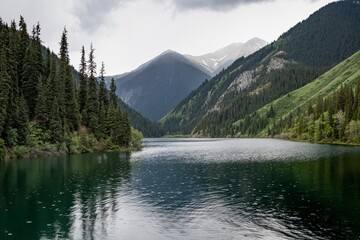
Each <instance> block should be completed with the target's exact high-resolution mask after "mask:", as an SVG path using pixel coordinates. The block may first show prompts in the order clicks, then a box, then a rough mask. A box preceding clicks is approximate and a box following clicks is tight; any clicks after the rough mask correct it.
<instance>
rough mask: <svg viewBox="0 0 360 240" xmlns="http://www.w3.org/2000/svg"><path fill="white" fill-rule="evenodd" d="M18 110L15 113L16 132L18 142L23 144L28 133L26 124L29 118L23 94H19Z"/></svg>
mask: <svg viewBox="0 0 360 240" xmlns="http://www.w3.org/2000/svg"><path fill="white" fill-rule="evenodd" d="M18 109H19V112H18V114H17V116H18V118H17V126H18V128H17V133H18V139H17V140H18V144H19V145H25V144H26V142H27V135H28V131H29V129H28V125H29V118H28V108H27V105H26V101H25V98H24V96H22V95H21V96H20V98H19V108H18Z"/></svg>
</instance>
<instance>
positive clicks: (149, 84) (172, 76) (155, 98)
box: [115, 50, 211, 121]
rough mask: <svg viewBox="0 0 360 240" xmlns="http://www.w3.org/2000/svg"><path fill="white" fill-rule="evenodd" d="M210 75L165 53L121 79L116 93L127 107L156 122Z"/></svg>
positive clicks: (173, 53) (175, 56)
mask: <svg viewBox="0 0 360 240" xmlns="http://www.w3.org/2000/svg"><path fill="white" fill-rule="evenodd" d="M210 74H211V73H210V72H209V71H208V70H207V69H205V68H203V67H202V66H200V65H199V64H196V63H194V62H192V61H190V60H189V59H187V58H186V57H184V56H183V55H181V54H179V53H177V52H174V51H170V50H168V51H166V52H164V53H162V54H161V55H159V56H158V57H156V58H154V59H153V60H151V61H149V62H147V63H145V64H143V65H142V66H140V67H139V68H138V69H136V70H135V71H132V72H130V73H128V74H126V75H124V76H122V77H120V78H117V79H115V80H116V85H117V89H118V90H117V94H118V96H119V97H121V99H123V100H124V102H125V103H127V104H128V105H129V106H130V107H132V108H134V109H135V110H137V111H138V112H140V113H141V114H143V115H144V116H145V117H147V118H149V119H151V120H154V121H157V120H159V119H160V118H161V117H163V116H164V115H165V114H166V113H167V112H169V111H170V110H171V109H172V108H173V107H175V106H176V104H178V103H179V102H180V101H181V100H182V99H184V98H185V97H186V96H187V95H188V94H189V93H190V92H191V91H193V90H194V89H196V88H197V87H198V86H199V85H200V84H201V83H202V82H204V81H205V80H206V79H210V78H211V76H210Z"/></svg>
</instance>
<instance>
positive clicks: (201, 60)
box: [185, 38, 268, 75]
mask: <svg viewBox="0 0 360 240" xmlns="http://www.w3.org/2000/svg"><path fill="white" fill-rule="evenodd" d="M267 44H268V43H267V42H266V41H264V40H262V39H260V38H252V39H250V40H249V41H247V42H246V43H241V42H239V43H232V44H230V45H228V46H226V47H224V48H221V49H219V50H217V51H215V52H212V53H208V54H204V55H201V56H191V55H185V56H186V57H187V58H188V59H190V60H191V61H194V62H196V63H198V64H200V65H202V66H203V67H205V68H207V69H208V70H209V71H210V72H211V73H212V74H213V75H215V74H217V73H218V72H220V71H221V70H222V69H223V68H226V67H228V66H230V65H231V64H232V63H233V62H234V61H235V60H237V59H238V58H240V57H246V56H248V55H250V54H252V53H254V52H256V51H257V50H259V49H260V48H262V47H264V46H266V45H267Z"/></svg>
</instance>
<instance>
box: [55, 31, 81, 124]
mask: <svg viewBox="0 0 360 240" xmlns="http://www.w3.org/2000/svg"><path fill="white" fill-rule="evenodd" d="M69 64H70V60H69V51H68V43H67V31H66V29H64V32H63V35H62V37H61V42H60V64H59V72H58V76H59V77H58V80H59V82H60V85H61V86H64V92H61V94H62V95H63V96H64V97H63V98H62V100H63V101H64V102H63V103H64V105H63V107H64V109H62V110H63V114H62V115H61V116H63V117H64V118H65V122H66V123H67V126H64V128H69V130H70V131H75V130H77V129H78V127H79V124H80V113H79V108H78V103H77V101H76V96H75V82H74V80H73V78H72V74H71V68H70V65H69ZM60 91H61V89H60ZM60 107H62V106H60ZM60 109H61V108H60Z"/></svg>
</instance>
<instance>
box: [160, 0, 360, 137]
mask: <svg viewBox="0 0 360 240" xmlns="http://www.w3.org/2000/svg"><path fill="white" fill-rule="evenodd" d="M359 49H360V5H359V4H357V3H356V1H339V2H334V3H330V4H329V5H327V6H325V7H323V8H322V9H320V10H319V11H317V12H316V13H314V14H313V15H311V16H310V17H309V18H308V19H307V20H304V21H303V22H301V23H299V24H297V25H296V26H295V27H293V28H292V29H290V30H289V31H288V32H286V33H284V34H283V35H282V36H281V37H280V38H279V39H278V40H277V41H275V42H273V43H271V44H270V45H268V46H266V47H264V48H262V49H261V50H259V51H257V52H255V53H254V54H252V55H250V56H248V57H246V58H240V59H238V60H237V61H235V63H234V64H233V65H231V66H230V67H229V68H228V69H226V70H223V71H222V72H220V73H219V74H218V75H217V76H215V77H214V78H213V79H212V80H210V81H206V82H205V83H203V84H202V85H201V86H200V87H199V88H198V89H197V90H195V91H193V92H192V93H191V94H190V95H189V96H188V97H187V98H186V99H185V100H184V101H182V102H181V103H180V104H179V105H178V106H177V107H175V108H174V109H173V110H172V111H171V112H170V113H168V114H167V115H166V116H165V117H164V118H163V119H162V120H161V123H162V124H163V126H164V128H165V131H166V132H168V133H170V134H171V133H172V134H196V135H204V136H211V137H225V136H238V135H242V136H254V135H256V134H257V133H258V132H259V131H260V130H262V127H266V126H267V125H268V124H269V121H270V122H271V119H267V118H265V117H263V116H258V115H256V114H254V112H255V111H257V110H258V109H260V108H262V107H264V106H266V105H267V104H269V103H271V102H272V101H274V100H275V99H277V98H279V97H282V96H286V95H287V94H289V93H290V92H292V91H294V90H296V89H299V88H300V87H302V86H304V85H306V84H308V83H310V82H312V81H313V80H314V79H316V78H317V77H319V76H320V75H322V74H323V73H324V72H326V71H327V70H329V69H330V68H332V67H333V66H334V65H336V64H337V63H339V62H340V61H342V60H344V59H346V58H348V57H350V56H351V55H352V54H354V53H355V52H356V51H358V50H359ZM279 62H280V64H278V63H279ZM281 62H282V64H281ZM281 65H283V66H281ZM344 94H345V95H344V97H345V96H348V97H350V98H351V95H350V94H349V91H348V90H347V91H345V92H344ZM353 98H354V99H353V101H355V97H353ZM316 105H317V106H316V108H318V110H319V111H315V112H321V108H322V107H323V106H322V104H321V103H320V104H316ZM342 107H343V108H344V110H343V111H345V107H346V108H347V109H348V110H347V112H349V109H350V107H351V104H348V105H346V106H345V105H344V106H342ZM315 110H316V109H315ZM315 114H317V113H315ZM353 115H354V113H348V114H347V115H346V118H347V120H349V119H351V118H353ZM320 117H321V116H320V114H319V115H316V116H315V119H319V118H320ZM324 117H325V119H326V116H324ZM255 120H256V121H255ZM317 126H318V127H322V125H321V124H318V125H317ZM302 127H303V126H302V125H301V126H300V131H301V130H302V129H301V128H302ZM341 131H342V132H343V131H344V129H343V128H342V129H341ZM269 132H270V133H271V132H272V129H269ZM339 134H342V133H341V132H339Z"/></svg>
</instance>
